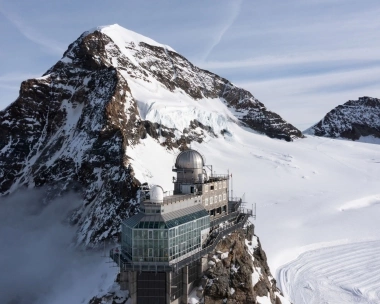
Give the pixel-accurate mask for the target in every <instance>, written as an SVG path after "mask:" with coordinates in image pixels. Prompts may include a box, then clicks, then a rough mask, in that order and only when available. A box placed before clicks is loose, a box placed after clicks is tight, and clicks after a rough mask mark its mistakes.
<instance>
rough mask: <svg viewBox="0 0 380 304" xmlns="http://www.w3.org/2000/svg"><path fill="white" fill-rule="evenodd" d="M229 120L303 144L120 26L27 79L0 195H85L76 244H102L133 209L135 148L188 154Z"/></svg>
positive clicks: (243, 99)
mask: <svg viewBox="0 0 380 304" xmlns="http://www.w3.org/2000/svg"><path fill="white" fill-rule="evenodd" d="M216 105H217V107H216ZM215 107H216V108H217V110H215ZM220 109H223V111H222V112H221V111H220ZM231 121H233V122H235V123H237V124H241V125H243V126H247V127H249V128H251V129H252V130H255V131H257V132H260V133H263V134H266V135H268V136H270V137H274V138H282V139H285V140H288V141H291V140H293V139H296V138H300V137H302V134H301V132H300V131H299V130H297V129H296V128H294V127H293V126H292V125H290V124H288V123H287V122H285V121H284V120H283V119H282V118H281V117H280V116H279V115H277V114H275V113H273V112H270V111H268V110H267V109H266V108H265V106H264V105H263V104H262V103H260V102H259V101H258V100H257V99H255V98H254V97H253V96H252V94H251V93H249V92H247V91H245V90H243V89H241V88H238V87H236V86H234V85H233V84H232V83H230V82H229V81H228V80H226V79H224V78H221V77H219V76H217V75H215V74H213V73H211V72H208V71H205V70H202V69H200V68H197V67H196V66H194V65H193V64H191V63H190V62H189V61H188V60H186V59H185V58H184V57H183V56H181V55H180V54H178V53H176V52H175V51H174V50H173V49H171V48H170V47H168V46H165V45H162V44H159V43H157V42H155V41H153V40H151V39H149V38H147V37H144V36H141V35H139V34H136V33H134V32H131V31H128V30H126V29H124V28H122V27H120V26H118V25H112V26H107V27H100V28H96V29H94V30H92V31H89V32H85V33H84V34H82V35H81V36H80V37H79V38H78V39H77V40H76V41H75V42H74V43H72V44H71V45H70V46H69V47H68V49H67V51H66V52H65V53H64V55H63V57H62V59H61V60H59V61H58V62H57V63H56V64H55V65H54V66H53V67H52V68H50V69H49V70H48V71H47V72H46V73H45V74H44V75H43V76H42V77H40V78H36V79H29V80H26V81H24V82H23V83H22V84H21V88H20V94H19V97H18V98H17V100H16V101H15V102H13V103H12V104H11V105H10V106H8V107H7V108H6V109H5V110H4V111H1V112H0V195H8V194H10V193H12V192H14V191H16V190H17V189H20V188H25V187H27V188H35V187H38V188H41V187H45V189H46V197H45V201H46V202H49V200H50V199H51V198H52V197H56V196H59V195H62V194H63V193H65V192H67V191H70V190H74V191H76V192H79V193H81V195H82V198H83V207H82V208H80V209H78V210H77V211H76V212H75V213H74V214H73V215H72V217H71V221H72V222H73V223H76V224H77V225H78V227H79V228H78V243H83V244H85V245H86V246H96V245H97V244H98V243H99V242H101V241H102V240H104V239H107V238H111V237H114V236H116V235H117V233H118V231H119V225H120V221H121V216H122V217H125V216H128V214H130V213H133V212H134V202H135V199H136V191H137V188H138V186H139V184H140V182H139V181H138V180H137V179H136V178H135V177H134V169H135V168H132V166H131V162H130V160H131V158H130V156H129V152H128V151H129V148H130V147H135V146H136V145H138V144H139V143H141V142H142V141H143V140H144V139H145V138H146V137H147V136H150V137H152V138H154V139H155V140H157V141H159V142H160V144H161V145H163V146H165V147H167V149H169V150H170V149H182V148H184V147H186V146H187V145H188V144H189V143H191V142H192V141H197V142H202V141H203V140H204V139H205V138H206V137H218V136H221V135H222V134H228V132H229V130H228V127H226V124H227V122H231Z"/></svg>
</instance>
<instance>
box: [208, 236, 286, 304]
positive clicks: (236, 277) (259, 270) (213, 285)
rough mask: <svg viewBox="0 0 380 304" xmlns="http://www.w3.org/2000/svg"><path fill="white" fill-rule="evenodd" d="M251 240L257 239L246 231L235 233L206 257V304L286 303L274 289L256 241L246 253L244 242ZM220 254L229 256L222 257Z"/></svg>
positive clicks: (265, 260)
mask: <svg viewBox="0 0 380 304" xmlns="http://www.w3.org/2000/svg"><path fill="white" fill-rule="evenodd" d="M252 237H253V238H254V239H256V238H257V237H256V236H255V235H252V234H250V233H247V232H246V230H239V231H237V232H234V233H232V234H231V235H229V236H228V237H226V238H225V239H223V240H222V241H220V242H219V244H218V245H217V247H216V249H215V252H214V253H213V254H210V255H209V261H211V266H210V267H209V269H208V270H207V271H206V272H205V273H204V275H205V278H204V279H203V281H204V282H205V284H206V286H205V287H204V297H205V303H210V304H222V303H231V304H238V303H239V304H248V303H257V297H267V298H268V300H269V301H270V302H271V303H273V304H278V303H288V302H287V301H286V302H285V301H284V302H283V300H284V298H283V296H282V294H281V292H280V290H279V289H278V288H277V287H276V281H275V279H274V278H273V277H272V275H271V273H270V270H269V267H268V264H267V259H266V255H265V252H264V251H263V250H262V248H261V244H260V241H259V240H258V238H257V241H258V245H257V247H255V248H254V249H253V252H250V251H249V250H248V248H247V246H246V244H245V240H247V239H248V241H251V240H252ZM223 253H225V254H226V253H228V256H227V257H225V256H222V254H223ZM209 265H210V262H209ZM253 277H255V281H254V282H253V281H252V280H253V279H252V278H253Z"/></svg>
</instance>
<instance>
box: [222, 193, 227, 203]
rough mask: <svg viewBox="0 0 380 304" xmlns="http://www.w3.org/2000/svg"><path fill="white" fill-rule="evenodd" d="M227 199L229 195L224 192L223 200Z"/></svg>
mask: <svg viewBox="0 0 380 304" xmlns="http://www.w3.org/2000/svg"><path fill="white" fill-rule="evenodd" d="M226 199H227V195H226V194H225V193H223V200H224V201H225V200H226Z"/></svg>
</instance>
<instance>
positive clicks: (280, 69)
mask: <svg viewBox="0 0 380 304" xmlns="http://www.w3.org/2000/svg"><path fill="white" fill-rule="evenodd" d="M379 15H380V1H378V0H361V1H357V0H287V1H280V0H276V1H275V0H266V1H261V0H256V1H251V0H230V1H224V0H218V1H216V0H214V1H198V0H193V1H178V0H177V1H174V0H173V1H165V0H160V1H158V0H155V1H148V0H144V1H129V0H123V1H104V0H103V1H98V0H94V1H69V0H61V1H47V0H34V1H20V0H14V1H3V0H0V33H1V40H2V43H1V48H0V109H4V108H5V107H6V106H7V105H8V104H10V103H11V102H13V101H14V100H15V99H16V98H17V96H18V90H19V87H20V83H21V81H22V80H25V79H27V78H32V77H36V76H40V75H42V74H43V73H44V72H45V71H46V70H47V69H48V68H49V67H51V66H52V65H53V64H54V63H55V62H57V61H58V60H59V59H60V58H61V56H62V54H63V52H64V51H65V50H66V48H67V46H68V45H69V44H70V43H71V42H73V41H74V40H75V39H76V38H77V37H79V36H80V34H81V33H82V32H84V31H86V30H88V29H91V28H93V27H96V26H99V25H107V24H114V23H118V24H119V25H121V26H123V27H125V28H128V29H130V30H133V31H136V32H138V33H140V34H143V35H145V36H148V37H150V38H152V39H154V40H156V41H158V42H161V43H164V44H167V45H170V46H171V47H172V48H174V49H175V50H176V51H177V52H179V53H180V54H182V55H183V56H185V57H186V58H188V59H189V60H190V61H192V62H193V63H195V64H196V65H198V66H200V67H201V68H205V69H208V70H210V71H212V72H215V73H216V74H219V75H220V76H223V77H225V78H227V79H229V80H230V81H232V82H233V83H235V84H236V85H239V86H242V87H244V88H245V89H248V90H249V91H251V92H252V94H253V95H255V97H257V98H258V99H259V100H260V101H262V102H263V103H264V104H265V105H266V106H267V107H268V108H269V109H271V110H273V111H275V112H277V113H279V114H280V115H281V116H283V117H284V118H285V119H286V120H288V121H289V122H291V123H293V124H294V125H296V126H297V127H299V128H300V129H305V128H306V127H308V126H310V125H311V124H313V123H315V122H317V121H318V120H319V119H321V118H322V116H323V115H324V114H325V113H326V112H328V111H329V110H331V109H332V108H333V107H335V106H336V105H338V104H342V103H344V102H346V101H347V100H349V99H357V98H358V97H359V96H364V95H366V96H372V97H378V98H380V38H379V33H380V18H379V17H378V16H379Z"/></svg>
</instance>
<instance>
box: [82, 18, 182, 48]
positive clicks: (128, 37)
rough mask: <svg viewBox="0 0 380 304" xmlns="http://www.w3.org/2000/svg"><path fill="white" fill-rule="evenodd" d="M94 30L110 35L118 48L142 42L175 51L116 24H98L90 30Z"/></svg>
mask: <svg viewBox="0 0 380 304" xmlns="http://www.w3.org/2000/svg"><path fill="white" fill-rule="evenodd" d="M96 30H97V31H100V32H101V33H103V34H105V35H107V36H108V37H110V38H111V39H112V40H113V41H114V42H115V43H116V44H117V45H118V47H119V48H122V47H125V46H126V45H128V44H130V43H134V44H135V45H139V44H140V42H144V43H146V44H149V45H152V46H158V47H163V48H166V49H168V50H170V51H172V52H175V51H174V50H173V49H172V48H171V47H170V46H167V45H164V44H161V43H158V42H156V41H154V40H153V39H151V38H149V37H146V36H144V35H141V34H139V33H136V32H134V31H131V30H128V29H126V28H124V27H122V26H120V25H118V24H112V25H106V26H99V27H97V28H96V29H94V30H93V31H92V32H94V31H96ZM89 33H91V31H90V32H89Z"/></svg>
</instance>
